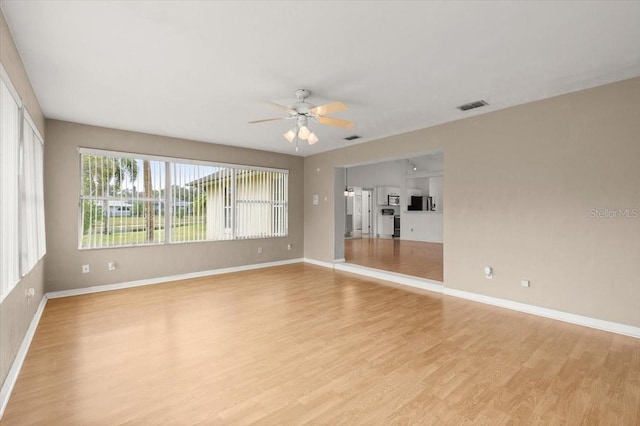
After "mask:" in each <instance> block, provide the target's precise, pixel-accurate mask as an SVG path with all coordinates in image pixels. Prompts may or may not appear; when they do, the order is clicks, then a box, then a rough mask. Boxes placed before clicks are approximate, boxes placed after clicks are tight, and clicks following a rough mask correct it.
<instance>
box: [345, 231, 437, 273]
mask: <svg viewBox="0 0 640 426" xmlns="http://www.w3.org/2000/svg"><path fill="white" fill-rule="evenodd" d="M442 247H443V245H442V244H440V243H423V242H420V241H406V240H398V239H386V238H355V239H351V240H345V241H344V254H345V256H344V257H345V260H346V261H347V262H349V263H353V264H356V265H360V266H366V267H368V268H375V269H381V270H383V271H389V272H397V273H400V274H405V275H412V276H414V277H419V278H428V279H431V280H435V281H443V258H442Z"/></svg>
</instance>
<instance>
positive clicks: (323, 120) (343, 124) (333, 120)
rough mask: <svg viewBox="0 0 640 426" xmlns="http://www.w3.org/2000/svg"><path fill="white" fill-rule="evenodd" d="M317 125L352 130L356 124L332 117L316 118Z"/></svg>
mask: <svg viewBox="0 0 640 426" xmlns="http://www.w3.org/2000/svg"><path fill="white" fill-rule="evenodd" d="M317 120H318V123H322V124H328V125H329V126H336V127H342V128H343V129H352V128H354V127H356V123H352V122H351V121H347V120H340V119H339V118H332V117H318V118H317Z"/></svg>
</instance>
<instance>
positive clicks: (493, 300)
mask: <svg viewBox="0 0 640 426" xmlns="http://www.w3.org/2000/svg"><path fill="white" fill-rule="evenodd" d="M444 294H446V295H448V296H453V297H459V298H462V299H467V300H472V301H474V302H480V303H485V304H487V305H493V306H499V307H501V308H507V309H511V310H514V311H519V312H525V313H527V314H532V315H537V316H540V317H545V318H551V319H554V320H558V321H564V322H568V323H571V324H577V325H582V326H585V327H590V328H595V329H598V330H603V331H609V332H611V333H617V334H623V335H625V336H630V337H635V338H640V327H633V326H631V325H626V324H620V323H617V322H611V321H605V320H601V319H597V318H591V317H585V316H582V315H576V314H570V313H568V312H562V311H556V310H555V309H549V308H543V307H540V306H535V305H528V304H526V303H520V302H514V301H512V300H506V299H499V298H497V297H491V296H485V295H482V294H477V293H469V292H467V291H462V290H456V289H453V288H446V287H445V288H444Z"/></svg>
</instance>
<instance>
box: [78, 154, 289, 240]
mask: <svg viewBox="0 0 640 426" xmlns="http://www.w3.org/2000/svg"><path fill="white" fill-rule="evenodd" d="M80 174H81V177H82V178H81V185H80V186H81V188H80V232H79V235H80V239H79V247H80V248H81V249H90V248H101V247H121V246H132V245H143V244H145V245H146V244H165V243H183V242H193V241H217V240H234V239H245V238H268V237H284V236H286V235H287V232H288V231H287V229H288V176H289V175H288V171H286V170H274V169H265V168H257V167H248V166H238V165H229V164H218V163H207V162H197V161H190V160H182V159H173V158H161V157H148V156H144V155H139V154H127V153H116V152H108V151H98V150H91V149H81V150H80Z"/></svg>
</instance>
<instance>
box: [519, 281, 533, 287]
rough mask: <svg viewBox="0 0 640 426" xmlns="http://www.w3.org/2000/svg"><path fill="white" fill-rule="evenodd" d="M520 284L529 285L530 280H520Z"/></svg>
mask: <svg viewBox="0 0 640 426" xmlns="http://www.w3.org/2000/svg"><path fill="white" fill-rule="evenodd" d="M520 285H521V286H522V287H531V281H529V280H522V281H520Z"/></svg>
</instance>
